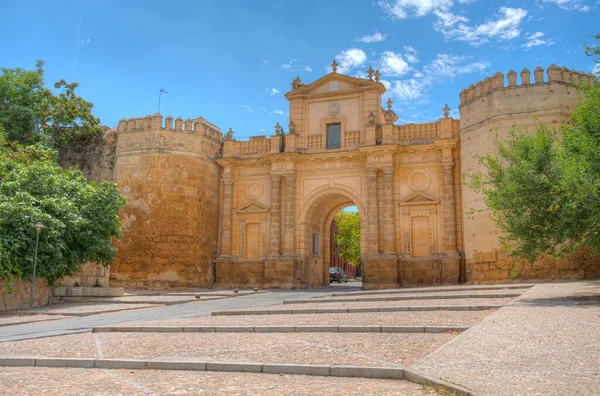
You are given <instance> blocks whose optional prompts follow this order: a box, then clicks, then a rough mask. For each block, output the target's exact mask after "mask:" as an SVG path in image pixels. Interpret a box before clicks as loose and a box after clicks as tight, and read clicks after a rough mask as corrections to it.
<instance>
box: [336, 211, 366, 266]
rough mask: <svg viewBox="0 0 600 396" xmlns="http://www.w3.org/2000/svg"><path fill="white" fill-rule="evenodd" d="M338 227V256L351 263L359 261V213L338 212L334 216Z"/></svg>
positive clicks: (354, 263) (356, 263) (355, 263)
mask: <svg viewBox="0 0 600 396" xmlns="http://www.w3.org/2000/svg"><path fill="white" fill-rule="evenodd" d="M335 222H336V224H337V227H338V235H337V244H338V249H339V254H340V257H341V258H342V259H343V260H344V261H346V262H348V263H350V264H352V265H358V263H360V213H359V212H358V211H348V212H344V211H342V212H339V213H338V214H337V215H336V216H335Z"/></svg>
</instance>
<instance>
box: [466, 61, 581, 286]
mask: <svg viewBox="0 0 600 396" xmlns="http://www.w3.org/2000/svg"><path fill="white" fill-rule="evenodd" d="M589 78H591V76H590V75H587V74H583V73H580V72H574V71H571V70H568V69H566V68H562V69H559V68H558V67H557V66H554V65H552V66H550V68H549V69H548V71H547V79H546V80H545V81H544V71H543V70H542V69H541V68H539V67H538V68H537V69H536V70H535V71H534V81H533V82H531V81H530V72H529V71H528V70H527V69H523V71H522V72H521V84H520V85H517V75H516V73H515V72H513V71H511V72H509V73H508V84H505V79H504V76H503V75H502V74H501V73H496V74H494V76H492V77H491V78H486V79H485V80H483V81H480V82H478V83H477V84H475V85H471V86H470V87H469V88H468V89H466V90H463V91H462V92H461V93H460V102H461V104H460V126H461V130H460V140H461V157H462V158H461V165H462V175H461V181H462V182H465V181H467V180H468V175H469V174H472V173H474V172H477V171H483V170H484V169H483V167H482V166H481V165H480V164H479V161H478V159H477V158H476V156H478V155H485V154H487V153H490V152H492V151H493V150H494V146H495V145H494V140H495V138H496V136H498V137H499V138H500V139H504V138H506V137H507V136H508V132H509V131H510V130H512V129H514V128H517V127H518V128H521V129H522V130H524V131H533V130H534V129H535V128H536V127H537V126H538V125H539V124H540V123H542V124H544V125H546V126H549V127H555V128H560V126H561V125H564V124H566V123H568V122H569V121H570V118H569V116H570V114H571V113H572V112H573V110H574V109H575V107H576V105H577V104H578V102H579V101H580V99H581V96H580V94H579V92H578V90H577V88H576V87H575V86H574V85H573V84H572V82H573V83H579V82H584V81H588V80H589ZM484 208H485V204H484V201H483V196H482V195H480V194H478V193H476V192H474V191H473V190H471V189H470V188H469V187H467V186H465V185H463V186H462V211H463V233H464V249H465V258H466V266H467V280H468V281H472V282H498V281H505V280H507V279H510V277H511V275H510V270H511V269H512V267H513V262H512V260H511V259H510V258H508V257H506V256H505V255H503V254H502V253H501V252H500V243H499V237H500V235H501V231H500V230H499V229H498V228H497V227H496V225H495V223H494V222H493V221H492V219H491V218H490V214H491V213H490V211H485V210H483V209H484ZM578 257H580V256H578ZM578 262H580V263H582V265H581V266H578V264H577V263H578ZM586 265H587V264H584V262H583V261H581V260H577V259H575V258H569V259H565V260H562V261H555V260H551V259H544V260H540V262H539V263H536V265H535V268H536V270H535V271H532V270H531V269H526V268H525V267H522V270H521V271H520V273H519V275H518V276H519V277H520V278H521V279H572V278H581V277H587V276H589V271H587V270H584V269H583V267H585V266H586ZM525 266H527V265H525Z"/></svg>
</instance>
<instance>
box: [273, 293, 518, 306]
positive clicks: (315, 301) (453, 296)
mask: <svg viewBox="0 0 600 396" xmlns="http://www.w3.org/2000/svg"><path fill="white" fill-rule="evenodd" d="M520 295H521V293H497V294H447V295H436V294H431V295H428V296H400V297H364V298H361V297H357V298H345V299H339V298H314V299H309V300H286V301H284V302H283V303H284V304H324V303H347V302H371V301H405V300H452V299H462V298H511V297H519V296H520Z"/></svg>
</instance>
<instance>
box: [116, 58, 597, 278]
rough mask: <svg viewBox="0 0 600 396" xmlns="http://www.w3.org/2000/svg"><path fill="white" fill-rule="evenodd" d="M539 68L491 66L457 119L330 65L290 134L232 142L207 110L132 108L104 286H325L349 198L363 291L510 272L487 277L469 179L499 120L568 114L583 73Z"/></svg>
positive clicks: (299, 92)
mask: <svg viewBox="0 0 600 396" xmlns="http://www.w3.org/2000/svg"><path fill="white" fill-rule="evenodd" d="M557 70H558V71H557ZM523 73H525V74H523ZM523 73H522V76H523V77H524V78H525V76H526V71H524V72H523ZM538 74H539V70H536V81H535V82H534V83H531V84H526V83H522V84H521V85H519V86H517V85H516V79H515V77H516V73H514V72H511V73H509V74H508V86H505V84H504V76H502V75H501V74H499V73H497V74H495V75H494V76H493V77H492V78H491V79H486V80H484V81H483V82H480V83H478V84H477V85H475V86H471V87H470V88H469V89H468V90H463V92H461V93H460V100H461V105H460V114H461V121H459V120H455V119H453V118H451V117H448V109H447V108H445V109H444V113H445V115H444V116H443V117H442V118H440V119H439V120H438V121H437V122H432V123H427V124H414V125H413V124H411V125H402V126H399V125H394V122H395V121H396V120H397V116H396V114H395V113H394V111H393V110H392V106H393V104H392V103H391V101H388V103H387V108H382V107H381V103H382V98H384V97H383V96H382V95H384V93H385V88H384V86H383V85H382V84H381V83H380V82H379V74H378V73H376V74H375V79H373V77H372V73H370V74H369V78H368V79H361V78H353V77H349V76H345V75H342V74H339V73H336V72H335V67H334V71H333V72H332V73H330V74H328V75H326V76H324V77H323V78H321V79H319V80H317V81H314V82H312V83H310V84H307V85H305V84H302V82H301V81H300V80H299V79H296V80H294V82H293V83H292V90H291V91H290V92H288V93H287V94H286V98H287V99H288V101H289V105H290V107H289V125H287V126H286V128H285V129H286V133H283V132H282V131H281V127H280V126H279V125H277V126H276V128H275V131H274V134H273V136H270V137H266V136H255V137H252V138H250V140H247V141H239V140H235V139H234V137H233V136H232V132H231V131H230V132H228V133H226V134H225V136H224V137H223V135H222V133H221V131H220V129H219V128H218V127H216V126H214V125H212V124H211V123H209V122H208V121H206V120H205V119H203V118H198V119H194V120H191V119H188V120H186V121H184V120H182V119H181V118H178V119H177V120H175V121H174V120H173V119H172V118H170V117H167V118H166V119H165V120H163V118H162V116H161V115H160V114H156V115H155V116H152V117H151V116H147V117H145V118H138V119H129V120H125V119H124V120H122V121H121V122H120V123H119V127H118V134H117V136H118V138H117V143H116V153H115V160H114V170H113V171H114V181H115V182H116V183H117V184H118V186H119V187H120V189H121V191H122V193H123V194H124V195H125V196H126V197H127V199H128V201H127V207H126V208H125V209H124V210H123V212H122V219H123V222H124V224H125V230H124V238H123V240H121V241H119V242H118V247H119V253H118V255H117V259H116V262H115V264H114V265H113V267H112V268H111V272H110V278H111V285H123V286H129V287H152V288H158V287H171V288H172V287H210V286H216V287H232V286H236V287H281V288H309V287H316V286H321V285H328V284H329V276H328V267H329V263H328V260H329V251H328V248H329V240H328V238H329V232H328V231H329V226H330V224H331V221H332V219H333V217H334V215H335V214H336V213H337V212H339V211H340V210H341V209H343V208H345V207H347V206H357V207H358V210H359V211H360V213H361V221H362V224H361V252H362V259H363V263H364V278H363V283H364V287H365V288H381V287H394V286H405V285H422V284H454V283H458V282H463V281H495V280H496V278H502V280H507V279H508V278H509V276H510V275H509V274H508V272H502V273H501V274H500V273H499V272H497V271H496V272H494V273H495V275H494V276H493V277H491V278H489V279H486V276H485V275H482V274H485V273H486V271H487V270H490V271H492V270H491V269H490V263H491V262H492V261H494V260H492V258H490V257H491V255H494V257H495V258H496V260H497V257H498V247H499V244H498V230H497V229H496V228H495V226H494V224H493V223H492V222H491V220H490V219H489V214H488V213H485V212H481V213H477V214H476V215H471V214H466V213H470V212H471V209H472V208H481V207H482V197H481V196H479V195H477V194H475V193H474V192H473V191H470V190H469V189H468V188H467V187H465V186H464V185H463V184H462V183H461V181H462V180H465V177H466V174H467V173H470V172H473V171H475V170H478V169H479V168H478V166H479V165H478V164H477V162H476V160H475V159H474V155H478V154H484V153H485V152H489V150H491V149H492V137H493V134H494V133H495V132H496V131H498V132H499V133H501V134H502V133H506V131H507V130H508V129H509V128H510V127H512V126H516V125H519V126H527V125H531V126H533V125H534V124H535V123H537V122H539V121H534V120H533V119H532V118H531V117H532V116H533V115H537V116H538V117H539V120H540V121H541V122H543V123H548V124H551V125H559V124H561V123H564V122H566V121H567V120H568V116H569V113H570V111H572V109H573V107H574V106H575V104H576V102H577V100H578V96H577V91H576V89H575V88H574V87H573V86H572V84H571V83H572V82H575V80H579V79H582V80H584V79H588V78H590V76H589V75H585V74H581V73H575V72H571V71H566V69H562V70H561V69H558V68H556V67H554V66H553V67H551V68H550V69H548V81H546V82H544V81H543V75H542V79H541V80H539V78H538V77H539V76H538ZM173 121H174V122H173ZM488 256H489V257H488ZM484 262H485V265H484V264H483V263H484ZM498 265H499V264H498ZM486 266H487V267H486ZM571 266H572V264H571ZM484 267H485V268H484ZM501 271H504V269H503V270H501ZM492 272H493V271H492ZM494 277H495V278H494ZM492 278H494V279H492Z"/></svg>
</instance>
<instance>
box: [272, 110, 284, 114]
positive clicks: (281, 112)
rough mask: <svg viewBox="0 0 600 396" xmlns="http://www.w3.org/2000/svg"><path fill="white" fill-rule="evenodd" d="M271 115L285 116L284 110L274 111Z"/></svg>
mask: <svg viewBox="0 0 600 396" xmlns="http://www.w3.org/2000/svg"><path fill="white" fill-rule="evenodd" d="M271 114H277V115H283V114H284V112H283V110H273V111H272V112H271Z"/></svg>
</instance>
